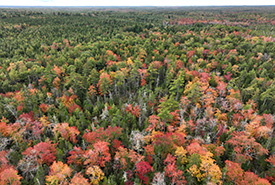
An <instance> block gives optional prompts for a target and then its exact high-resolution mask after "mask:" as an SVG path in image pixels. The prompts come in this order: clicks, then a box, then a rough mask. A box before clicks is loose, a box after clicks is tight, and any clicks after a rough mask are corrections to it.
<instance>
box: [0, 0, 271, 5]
mask: <svg viewBox="0 0 275 185" xmlns="http://www.w3.org/2000/svg"><path fill="white" fill-rule="evenodd" d="M1 5H2V6H3V5H4V6H205V5H206V6H211V5H215V6H222V5H275V1H274V0H0V6H1Z"/></svg>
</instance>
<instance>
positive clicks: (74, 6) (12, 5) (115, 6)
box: [0, 5, 275, 7]
mask: <svg viewBox="0 0 275 185" xmlns="http://www.w3.org/2000/svg"><path fill="white" fill-rule="evenodd" d="M224 6H226V7H228V6H233V7H238V6H246V7H249V6H252V7H255V6H256V7H257V6H258V7H261V6H275V5H176V6H175V5H106V6H105V5H102V6H101V5H94V6H93V5H83V6H82V5H80V6H74V5H67V6H66V5H64V6H59V5H0V7H224Z"/></svg>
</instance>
